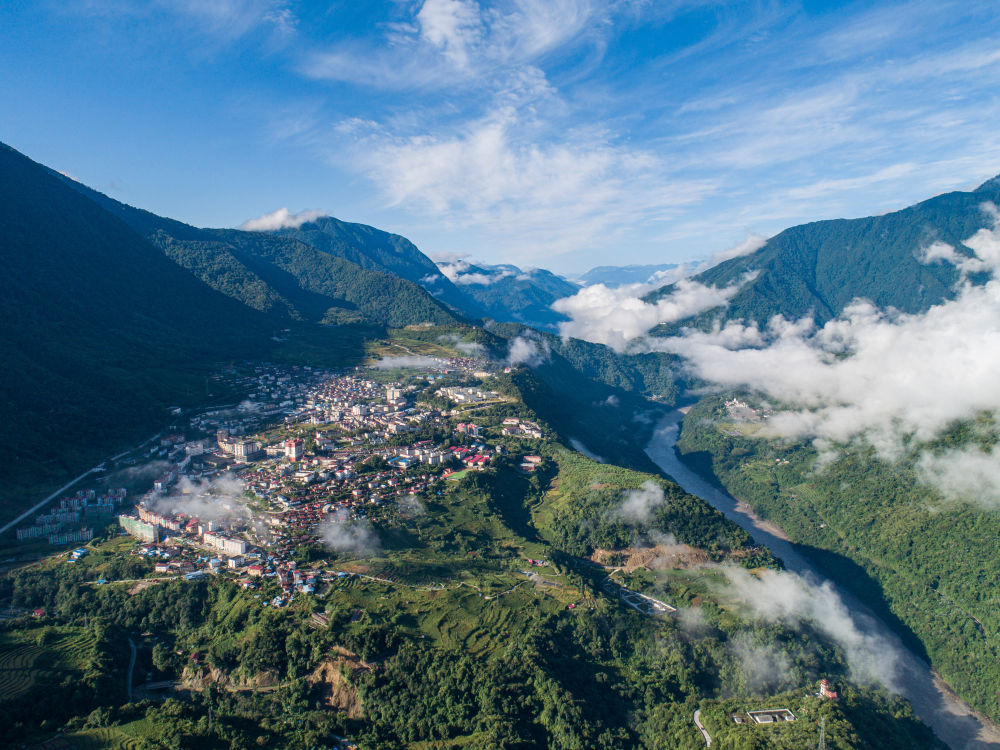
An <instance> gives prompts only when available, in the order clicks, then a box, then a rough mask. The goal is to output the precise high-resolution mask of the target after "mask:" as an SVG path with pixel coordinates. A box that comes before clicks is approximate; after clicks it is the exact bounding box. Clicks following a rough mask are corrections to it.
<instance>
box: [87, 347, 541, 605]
mask: <svg viewBox="0 0 1000 750" xmlns="http://www.w3.org/2000/svg"><path fill="white" fill-rule="evenodd" d="M441 364H442V366H453V365H456V364H457V365H458V366H459V369H460V370H461V371H465V370H468V371H469V373H472V369H473V368H474V367H475V365H476V364H477V363H476V361H475V360H472V359H470V360H468V361H467V362H465V363H459V362H452V361H450V360H447V361H445V360H442V362H441ZM476 374H477V375H483V376H485V375H487V374H488V373H476ZM226 377H227V378H228V380H227V381H226V382H227V385H229V386H234V385H235V386H237V387H239V386H244V387H245V388H246V389H247V390H246V392H247V394H248V400H246V401H244V402H242V403H241V404H238V405H235V406H232V407H223V408H215V409H211V410H208V411H206V412H204V413H201V414H195V415H191V416H190V417H189V420H188V421H189V425H190V428H191V430H193V431H194V432H195V435H196V439H194V440H191V439H185V436H184V434H182V432H180V430H179V428H177V427H175V428H174V430H173V431H171V433H170V434H168V435H166V436H163V437H161V438H159V444H158V445H153V446H152V449H153V450H154V452H156V453H157V455H160V451H163V450H165V451H167V455H168V456H169V457H170V460H171V462H172V463H171V465H170V467H169V468H168V469H167V470H166V471H165V472H164V473H163V474H162V475H161V476H160V477H159V478H158V479H157V480H156V482H154V487H153V490H152V491H151V492H150V493H148V494H147V495H146V496H145V497H143V498H142V499H141V500H140V502H139V503H138V504H137V505H136V507H135V509H134V510H133V511H132V512H129V513H121V514H120V515H119V517H118V522H119V525H120V526H121V528H122V529H123V530H124V531H125V532H126V533H128V534H130V535H132V536H134V537H136V538H137V539H139V540H141V541H142V543H143V546H142V547H141V548H140V551H139V552H138V554H141V555H144V556H147V557H149V558H151V559H153V560H154V561H155V566H156V571H157V572H158V573H167V574H175V575H184V576H186V577H197V576H201V575H204V574H207V573H220V572H223V571H230V573H231V574H233V575H236V576H240V577H242V578H241V580H242V581H243V582H244V583H245V584H246V585H248V586H252V585H253V581H254V580H256V579H258V578H262V577H273V578H274V579H275V581H276V582H277V583H278V585H279V586H280V587H281V588H282V590H283V592H284V593H283V596H282V599H283V601H285V602H287V601H289V600H290V597H291V596H294V595H295V593H296V592H298V591H304V592H309V591H311V590H312V589H311V588H309V587H312V586H313V585H315V581H314V580H311V578H312V577H313V576H314V575H315V574H306V573H301V572H298V570H297V568H296V567H295V561H294V559H293V558H294V557H295V556H296V553H297V552H298V550H299V549H300V548H301V546H302V545H303V544H307V543H310V542H317V541H319V540H320V537H321V534H322V526H323V524H324V523H326V522H328V521H330V520H331V519H332V518H336V519H338V520H350V519H359V518H365V517H366V516H368V515H369V514H370V513H371V512H372V509H373V508H377V507H378V506H382V505H390V504H395V503H396V502H397V501H398V500H400V499H402V498H405V497H406V496H409V495H414V494H419V493H422V492H426V491H427V490H429V489H430V488H431V487H433V486H434V485H435V484H436V483H438V482H441V481H443V480H445V479H447V478H448V477H449V476H454V475H455V474H456V473H458V472H460V471H462V470H470V469H471V470H477V469H485V468H486V467H488V466H489V465H490V464H491V463H492V462H493V461H494V459H495V458H496V457H497V456H499V455H502V454H503V453H504V452H505V450H504V448H503V446H500V445H490V444H488V441H489V437H487V436H490V437H492V438H493V439H496V438H499V437H501V434H503V435H514V436H517V437H541V435H542V431H541V429H540V428H539V426H538V425H537V424H535V423H534V422H531V421H528V420H522V419H515V418H511V419H507V420H504V422H503V424H502V425H501V424H500V423H499V421H500V420H499V417H494V418H492V419H489V418H485V419H486V421H485V424H486V425H489V426H483V425H482V424H476V423H472V422H461V423H458V424H457V425H455V423H454V421H453V420H450V419H449V418H448V417H449V416H450V415H449V413H448V412H447V411H445V412H443V413H442V412H441V411H440V410H438V409H435V408H432V407H430V406H429V405H428V404H420V402H419V398H420V396H421V394H423V393H427V392H430V391H432V390H433V389H435V388H438V386H439V384H440V379H441V378H442V377H444V376H442V375H439V374H436V375H430V374H428V375H426V381H427V384H426V385H422V386H421V385H413V383H414V382H419V381H418V379H416V378H411V379H410V380H409V383H410V384H409V385H403V384H401V383H389V384H388V385H386V384H383V383H378V382H375V381H373V380H369V379H367V378H365V377H363V374H362V373H360V372H359V371H355V372H354V373H350V374H340V375H334V374H331V373H328V372H324V371H321V370H312V369H310V368H279V367H274V366H270V365H261V366H256V367H252V366H251V367H249V368H244V370H243V371H242V372H236V371H232V372H229V373H228V374H227V375H226ZM449 377H451V376H449ZM436 392H437V393H439V394H441V395H444V396H446V397H447V398H449V399H451V400H452V401H455V402H457V403H459V404H463V403H477V404H481V403H482V402H488V401H491V400H494V399H499V396H498V394H497V393H495V392H493V391H489V390H485V389H482V388H478V387H474V386H465V385H463V386H450V385H449V386H446V387H443V388H439V389H438V390H437V391H436ZM415 404H416V405H415ZM482 405H483V406H487V407H488V406H489V404H488V403H486V404H482ZM478 421H480V420H478V419H477V422H478ZM421 426H429V427H433V428H435V429H434V430H433V431H432V432H433V434H436V435H438V436H439V437H438V438H437V439H435V440H429V439H413V440H412V441H410V442H405V438H404V439H403V440H400V439H399V435H400V434H401V433H406V432H409V431H412V430H414V429H418V428H420V427H421ZM275 428H277V429H275ZM501 431H502V433H501ZM199 432H200V433H201V435H202V437H197V434H198V433H199ZM213 433H214V440H212V439H211V438H209V437H208V436H209V435H213ZM449 433H450V434H451V435H453V436H454V437H452V438H446V439H444V440H443V441H442V440H441V437H440V436H442V435H448V434H449ZM540 463H541V458H540V457H539V456H530V455H529V456H525V457H524V458H523V459H522V469H523V470H524V471H534V470H535V468H536V467H537V466H538V465H540ZM229 472H233V473H234V474H235V477H234V478H235V479H238V480H239V485H238V487H239V488H240V489H242V491H243V492H244V497H237V498H233V497H229V498H228V500H229V501H230V502H235V503H237V504H239V505H240V506H241V507H240V509H239V513H220V514H218V517H221V518H223V519H225V520H223V521H221V522H219V521H202V520H199V519H198V518H197V517H194V516H192V515H186V514H184V513H178V512H173V511H172V510H168V509H173V508H175V507H176V506H175V505H174V504H168V503H161V502H159V501H160V499H161V498H162V497H164V496H165V495H166V493H168V492H173V493H174V495H171V496H170V497H171V499H176V497H178V496H183V495H184V494H185V493H195V494H196V493H197V492H199V490H198V489H197V487H198V485H197V482H198V480H199V479H201V480H206V479H213V478H216V477H220V476H230V477H233V474H229ZM181 478H184V479H185V480H189V481H185V482H183V483H181V485H180V487H181V489H180V490H177V489H171V488H173V487H174V485H175V484H177V482H178V480H179V479H181ZM238 491H239V490H237V492H238ZM123 498H124V495H122V496H121V497H120V498H119V499H118V502H119V503H120V502H121V500H122V499H123ZM195 499H198V498H195ZM200 500H203V501H206V502H212V498H211V496H209V495H206V496H204V497H202V498H200ZM181 506H183V507H194V506H193V505H191V506H187V505H184V504H183V503H182V504H181ZM74 510H75V509H74ZM193 512H196V513H199V514H201V513H202V511H201V510H194V511H193ZM209 515H211V516H213V517H215V514H211V513H210V514H209Z"/></svg>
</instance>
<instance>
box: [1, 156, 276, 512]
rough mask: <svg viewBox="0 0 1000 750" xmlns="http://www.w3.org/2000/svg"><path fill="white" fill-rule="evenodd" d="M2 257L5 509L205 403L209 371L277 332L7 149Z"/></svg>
mask: <svg viewBox="0 0 1000 750" xmlns="http://www.w3.org/2000/svg"><path fill="white" fill-rule="evenodd" d="M0 255H2V257H3V259H4V273H3V275H2V276H0V314H2V315H0V317H2V319H3V326H2V327H0V356H2V359H3V362H4V366H3V378H2V379H0V422H2V423H3V425H4V428H3V430H2V431H0V449H2V451H3V453H4V455H5V456H6V457H7V460H5V461H4V470H3V474H4V482H3V485H4V487H3V491H2V495H0V501H2V503H4V504H6V503H8V502H17V503H24V499H23V498H22V497H20V496H19V492H20V490H21V488H22V486H24V485H25V484H34V483H36V482H37V481H38V480H39V473H41V472H44V473H45V474H46V475H54V476H62V475H64V474H65V473H66V472H68V471H73V470H75V471H74V473H76V472H79V471H80V470H81V469H82V468H85V467H84V466H81V462H83V461H96V460H98V459H99V457H100V456H101V455H102V452H103V451H104V450H105V449H106V448H108V446H109V441H111V442H113V441H114V439H115V438H118V439H121V438H122V437H123V436H125V435H130V434H132V433H133V431H134V430H137V429H139V428H144V426H145V425H149V424H150V423H151V422H155V420H157V419H160V418H163V417H164V416H165V414H166V407H167V406H168V405H171V404H174V403H185V402H188V401H190V400H192V398H205V395H206V394H205V382H204V377H205V375H206V374H207V372H208V370H207V367H206V363H208V362H217V361H220V360H225V359H227V358H232V357H238V356H245V355H246V354H248V353H251V352H255V351H260V347H259V346H258V345H257V340H258V339H259V338H260V337H261V334H263V337H264V338H265V339H269V338H270V336H271V335H272V332H273V331H274V330H275V329H276V328H277V327H278V325H279V323H278V321H276V320H274V319H272V318H270V317H268V316H266V315H263V314H261V313H259V312H257V311H255V310H251V309H249V308H247V307H246V306H244V305H241V304H239V303H237V302H235V301H234V300H232V299H229V298H228V297H226V296H224V295H223V294H220V293H218V292H216V291H215V290H213V289H211V288H209V287H207V286H206V285H205V284H203V283H202V282H200V281H199V280H198V279H196V278H194V277H193V276H191V274H189V273H188V272H187V271H185V270H184V269H182V268H179V267H178V266H177V265H176V264H175V263H173V262H171V261H170V260H169V259H168V258H166V257H165V256H164V255H163V253H162V252H160V251H159V250H157V249H156V248H155V247H153V245H151V244H150V243H149V242H148V241H146V240H145V239H144V238H142V237H140V236H139V235H138V234H137V233H136V232H135V231H134V230H133V229H131V228H130V227H129V226H127V225H126V224H124V223H123V222H122V221H120V220H119V219H117V218H115V217H114V216H111V215H110V214H108V213H107V212H106V211H104V210H102V209H101V208H100V207H98V206H97V205H95V204H94V203H93V202H92V201H90V200H88V199H86V198H85V197H83V196H82V195H80V194H79V193H77V192H76V191H74V190H72V189H70V188H69V187H67V186H66V185H65V183H64V182H63V181H62V180H61V179H57V178H55V177H53V176H52V175H51V173H49V172H48V171H47V170H45V169H43V168H42V167H40V166H39V165H38V164H35V163H34V162H32V161H31V160H29V159H27V158H26V157H24V156H22V155H21V154H19V153H17V152H16V151H14V150H12V149H10V148H7V147H5V146H3V147H0ZM85 465H86V466H90V465H92V463H86V464H85ZM56 486H58V485H56ZM54 488H55V487H53V489H54ZM3 510H4V514H6V508H4V509H3Z"/></svg>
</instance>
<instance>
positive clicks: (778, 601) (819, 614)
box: [722, 566, 897, 689]
mask: <svg viewBox="0 0 1000 750" xmlns="http://www.w3.org/2000/svg"><path fill="white" fill-rule="evenodd" d="M722 571H723V572H724V573H725V575H726V577H727V579H728V586H727V587H726V589H725V592H724V593H725V594H726V595H732V594H736V595H737V596H739V597H740V599H742V601H743V603H744V605H745V606H746V608H747V609H748V610H749V611H750V612H751V613H752V614H753V616H755V617H757V618H758V619H761V620H763V621H765V622H780V623H784V624H786V625H797V624H798V623H799V622H800V621H803V620H805V621H808V622H809V623H810V624H811V625H812V626H813V627H815V628H816V629H817V630H819V631H820V632H822V633H825V634H826V635H827V636H828V637H830V638H831V639H833V640H834V641H835V642H836V643H837V644H838V645H839V646H840V647H841V648H842V649H843V650H844V653H845V655H846V657H847V662H848V665H849V666H850V669H851V677H852V678H853V679H854V680H856V681H858V682H861V683H879V684H882V685H884V686H885V687H887V688H889V689H896V664H897V655H896V651H895V649H894V648H893V646H892V645H891V644H890V643H888V642H887V641H886V640H885V639H884V638H882V637H880V636H878V635H873V634H870V633H867V632H865V631H864V630H862V629H861V628H860V627H859V626H858V624H857V622H855V620H854V618H852V617H851V612H850V610H848V608H847V606H846V605H845V604H844V602H843V600H841V598H840V596H839V595H838V594H837V592H836V590H835V589H834V588H833V586H832V585H831V584H830V583H829V582H824V583H823V584H820V585H815V584H812V583H810V582H809V581H807V580H806V579H804V578H802V577H801V576H799V575H797V574H795V573H789V572H785V571H776V570H764V571H762V572H761V573H760V574H759V575H757V576H755V575H752V574H751V573H750V572H749V571H747V570H745V569H744V568H736V567H732V566H726V567H723V568H722Z"/></svg>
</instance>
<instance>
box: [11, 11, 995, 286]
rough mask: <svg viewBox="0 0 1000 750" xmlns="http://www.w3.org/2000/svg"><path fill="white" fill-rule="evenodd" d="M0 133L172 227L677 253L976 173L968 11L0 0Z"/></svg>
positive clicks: (986, 116)
mask: <svg viewBox="0 0 1000 750" xmlns="http://www.w3.org/2000/svg"><path fill="white" fill-rule="evenodd" d="M0 70H2V72H3V75H2V76H0V140H3V141H4V142H6V143H8V144H10V145H12V146H13V147H15V148H17V149H19V150H21V151H23V152H25V153H26V154H27V155H29V156H30V157H32V158H34V159H36V160H38V161H41V162H43V163H46V164H48V165H50V166H52V167H54V168H56V169H59V170H62V171H64V172H67V173H69V174H71V175H73V176H74V177H77V178H78V179H80V180H82V181H84V182H86V183H88V184H90V185H92V186H93V187H96V188H97V189H99V190H102V191H104V192H107V193H109V194H110V195H112V196H114V197H116V198H118V199H119V200H123V201H125V202H127V203H131V204H133V205H137V206H140V207H143V208H147V209H150V210H152V211H155V212H157V213H160V214H164V215H167V216H171V217H174V218H178V219H181V220H183V221H187V222H190V223H193V224H196V225H199V226H236V225H239V224H241V223H243V222H244V221H246V220H248V219H252V218H254V217H258V216H261V215H262V214H266V213H269V212H272V211H275V210H276V209H279V208H282V207H286V208H288V209H289V210H290V211H291V212H292V213H293V214H294V213H296V212H300V211H305V210H318V211H322V212H324V213H330V214H332V215H335V216H337V217H339V218H342V219H345V220H349V221H360V222H365V223H369V224H374V225H376V226H379V227H382V228H385V229H388V230H391V231H395V232H398V233H400V234H403V235H405V236H407V237H409V238H410V239H412V240H414V241H415V242H416V243H417V244H418V245H419V246H420V248H421V249H422V250H424V251H425V252H427V253H428V254H431V255H433V254H435V253H468V254H469V255H471V256H472V257H473V258H474V259H481V260H485V261H489V262H500V261H506V262H513V263H517V264H519V265H523V266H542V267H547V268H552V269H553V270H557V271H561V272H567V273H572V272H578V271H583V270H585V269H586V268H588V267H590V266H592V265H597V264H624V263H655V262H676V261H681V260H686V259H691V258H697V257H704V256H707V255H710V254H712V253H713V252H717V251H720V250H724V249H725V248H727V247H731V246H734V245H737V244H738V243H740V242H743V241H745V240H746V238H747V236H748V234H762V235H765V236H767V235H770V234H774V233H776V232H777V231H780V230H781V229H782V228H784V227H786V226H790V225H793V224H797V223H801V222H803V221H811V220H815V219H823V218H834V217H839V216H861V215H866V214H871V213H878V212H882V211H887V210H892V209H894V208H899V207H902V206H904V205H907V204H909V203H912V202H915V201H917V200H920V199H923V198H926V197H929V196H931V195H933V194H936V193H940V192H943V191H946V190H950V189H956V188H969V187H972V186H974V185H976V184H978V183H979V182H981V181H983V180H984V179H986V178H988V177H990V176H993V175H995V174H996V173H998V172H1000V128H997V126H996V124H997V123H998V122H1000V86H998V84H1000V13H997V12H996V5H995V3H988V2H981V3H979V2H946V1H945V2H941V1H937V2H904V3H891V2H878V3H846V2H839V3H821V2H808V3H781V2H779V3H751V2H740V3H712V2H694V3H692V2H669V1H668V0H663V1H661V2H643V1H639V0H621V1H620V2H592V1H591V0H547V1H546V2H542V1H541V0H502V1H500V2H486V0H481V1H480V2H476V0H416V2H404V1H403V0H395V1H390V2H384V3H379V2H375V1H374V0H371V1H370V2H369V1H365V2H358V1H357V0H353V1H352V2H327V3H308V2H295V1H293V0H287V1H286V0H214V1H209V0H204V1H201V2H199V1H197V0H162V1H160V2H157V1H156V0H152V1H150V2H134V1H133V0H58V1H50V0H35V1H33V2H28V1H19V0H12V1H11V2H5V3H2V4H0Z"/></svg>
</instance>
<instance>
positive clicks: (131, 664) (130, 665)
mask: <svg viewBox="0 0 1000 750" xmlns="http://www.w3.org/2000/svg"><path fill="white" fill-rule="evenodd" d="M128 647H129V648H130V649H132V657H131V658H130V659H129V660H128V676H127V677H126V678H125V692H126V693H127V694H128V702H129V703H131V702H132V673H133V672H134V671H135V657H136V649H135V641H133V640H132V636H129V637H128Z"/></svg>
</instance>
